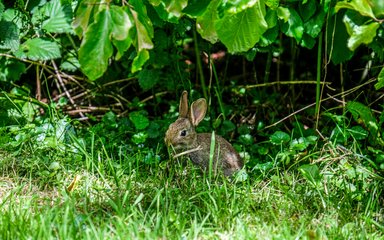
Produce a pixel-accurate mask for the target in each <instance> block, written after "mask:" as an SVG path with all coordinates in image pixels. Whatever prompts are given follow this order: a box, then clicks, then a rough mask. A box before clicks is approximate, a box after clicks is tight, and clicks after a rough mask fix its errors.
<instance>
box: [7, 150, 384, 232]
mask: <svg viewBox="0 0 384 240" xmlns="http://www.w3.org/2000/svg"><path fill="white" fill-rule="evenodd" d="M333 150H334V151H336V149H333ZM91 152H92V154H91V153H90V154H89V155H85V157H84V161H83V164H78V163H76V164H75V163H74V162H70V161H69V162H68V161H67V162H65V160H64V159H62V160H63V161H62V162H60V167H59V168H55V170H52V169H51V170H50V169H49V166H47V164H45V165H44V164H41V165H36V163H35V162H36V161H32V160H30V158H32V159H36V158H39V156H34V157H31V156H28V155H25V158H20V157H17V158H15V157H12V156H11V155H10V154H9V153H7V152H2V153H1V159H2V160H1V161H2V164H1V169H2V176H1V178H0V194H1V199H0V207H1V214H0V222H1V224H0V239H52V238H57V239H133V238H134V239H380V238H384V234H383V229H384V226H383V221H384V220H383V216H382V210H381V208H382V206H383V198H382V197H381V194H382V186H381V184H382V178H380V177H379V176H376V175H375V174H374V173H373V172H371V171H369V170H368V169H365V168H364V167H363V166H361V165H359V164H358V163H357V162H353V160H352V159H350V158H348V157H345V158H341V159H340V158H338V157H340V156H341V155H338V156H337V157H336V156H333V157H331V156H330V155H328V153H329V152H325V151H324V152H318V153H316V154H313V158H315V157H316V158H317V159H318V160H319V161H320V162H318V165H319V166H320V168H319V169H320V174H321V176H322V177H321V179H319V180H313V181H310V179H307V178H306V177H305V174H303V173H302V172H300V171H298V170H295V169H294V168H290V169H284V168H277V167H275V168H273V169H272V170H271V171H269V172H267V173H262V172H258V173H256V172H250V173H249V177H248V179H247V180H246V181H243V182H238V183H234V182H231V181H229V180H226V179H220V178H219V179H215V180H211V181H209V180H208V177H207V178H206V177H204V175H202V174H200V173H199V171H196V170H194V169H193V168H192V166H190V164H189V165H188V166H186V167H185V166H184V167H183V166H182V165H180V164H175V162H173V161H172V160H169V161H167V162H165V163H161V164H152V165H145V164H142V163H141V161H140V159H141V158H142V156H141V155H140V154H136V155H124V154H122V155H121V157H120V158H119V159H114V158H113V157H111V156H112V154H111V153H110V152H108V150H106V149H93V150H92V151H91ZM333 153H334V154H335V152H333ZM336 154H337V153H336ZM40 157H42V156H40ZM51 158H52V159H54V160H55V161H59V157H58V156H55V155H52V156H51ZM26 162H27V163H30V162H34V164H25V163H26ZM48 162H49V160H48ZM38 172H47V174H38ZM75 178H76V179H77V181H76V184H75V186H74V188H73V189H72V190H71V191H70V192H69V191H67V190H66V189H67V188H68V187H69V185H70V184H71V182H72V181H73V180H74V179H75Z"/></svg>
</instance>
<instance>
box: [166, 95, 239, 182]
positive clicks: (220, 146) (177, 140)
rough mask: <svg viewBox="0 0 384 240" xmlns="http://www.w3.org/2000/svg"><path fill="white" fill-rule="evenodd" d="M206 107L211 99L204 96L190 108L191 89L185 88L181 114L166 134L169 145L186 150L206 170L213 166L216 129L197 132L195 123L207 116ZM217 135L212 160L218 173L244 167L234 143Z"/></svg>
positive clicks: (227, 173) (231, 171)
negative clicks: (186, 89) (211, 151)
mask: <svg viewBox="0 0 384 240" xmlns="http://www.w3.org/2000/svg"><path fill="white" fill-rule="evenodd" d="M206 111H207V102H206V100H205V99H204V98H200V99H198V100H196V101H194V102H193V103H192V104H191V107H190V109H188V92H187V91H183V93H182V94H181V98H180V105H179V117H178V119H177V120H176V121H175V122H174V123H172V124H171V125H169V128H168V130H167V132H166V133H165V138H164V141H165V143H166V145H167V146H168V147H169V146H172V147H173V149H174V150H175V151H176V152H179V153H180V152H184V153H186V154H187V155H188V156H189V158H190V160H191V161H192V162H193V163H194V164H195V165H198V166H200V167H201V168H202V169H203V170H208V168H209V159H210V157H209V155H210V148H211V136H212V133H196V131H195V127H196V126H197V125H198V124H199V123H200V122H201V121H202V120H203V119H204V117H205V114H206ZM215 139H216V140H215V152H214V157H213V164H212V169H213V171H214V173H217V172H216V170H219V171H222V172H223V173H224V175H225V176H231V175H233V173H235V172H236V171H238V170H240V169H242V168H243V166H244V163H243V160H242V159H241V158H240V155H239V154H238V153H237V152H236V150H235V149H234V148H233V147H232V145H231V144H230V143H229V142H228V141H227V140H225V139H224V138H223V137H221V136H218V135H215ZM178 155H181V154H178ZM175 156H176V155H175Z"/></svg>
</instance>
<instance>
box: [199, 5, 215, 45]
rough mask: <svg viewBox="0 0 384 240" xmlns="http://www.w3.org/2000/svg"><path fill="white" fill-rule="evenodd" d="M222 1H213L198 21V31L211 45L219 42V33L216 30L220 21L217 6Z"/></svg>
mask: <svg viewBox="0 0 384 240" xmlns="http://www.w3.org/2000/svg"><path fill="white" fill-rule="evenodd" d="M219 2H220V0H213V1H211V3H210V4H209V6H208V7H207V9H206V11H205V12H204V13H203V14H202V15H201V16H198V17H197V19H196V29H197V32H198V33H200V35H201V37H202V38H204V39H205V40H208V41H209V42H211V43H215V42H217V39H218V37H217V33H216V28H215V23H216V20H217V19H218V17H219V16H218V14H217V6H218V4H219Z"/></svg>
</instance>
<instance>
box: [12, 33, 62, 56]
mask: <svg viewBox="0 0 384 240" xmlns="http://www.w3.org/2000/svg"><path fill="white" fill-rule="evenodd" d="M15 55H16V56H17V57H20V58H25V57H27V58H29V59H31V60H34V61H44V60H52V59H55V58H60V57H61V53H60V47H59V45H58V44H57V43H56V42H52V41H49V40H45V39H42V38H33V39H28V40H27V41H26V42H25V43H23V44H22V45H21V46H20V49H19V50H18V51H17V52H16V53H15Z"/></svg>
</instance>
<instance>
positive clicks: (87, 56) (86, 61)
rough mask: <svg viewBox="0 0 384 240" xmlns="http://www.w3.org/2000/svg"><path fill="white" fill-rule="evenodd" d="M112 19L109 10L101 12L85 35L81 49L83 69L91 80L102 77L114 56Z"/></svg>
mask: <svg viewBox="0 0 384 240" xmlns="http://www.w3.org/2000/svg"><path fill="white" fill-rule="evenodd" d="M112 28H113V22H112V17H111V14H110V11H109V10H107V9H103V10H101V11H100V12H99V13H98V14H97V15H96V17H95V22H93V23H92V24H91V25H90V26H89V27H88V28H87V32H86V33H85V36H84V39H83V41H82V43H81V46H80V49H79V62H80V65H81V69H82V71H83V73H84V74H85V75H87V77H88V78H89V79H90V80H96V79H97V78H99V77H101V76H102V75H103V74H104V72H105V71H106V70H107V68H108V60H109V58H110V57H111V56H112V54H113V48H112V44H111V41H110V38H109V36H110V33H111V31H112Z"/></svg>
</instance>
